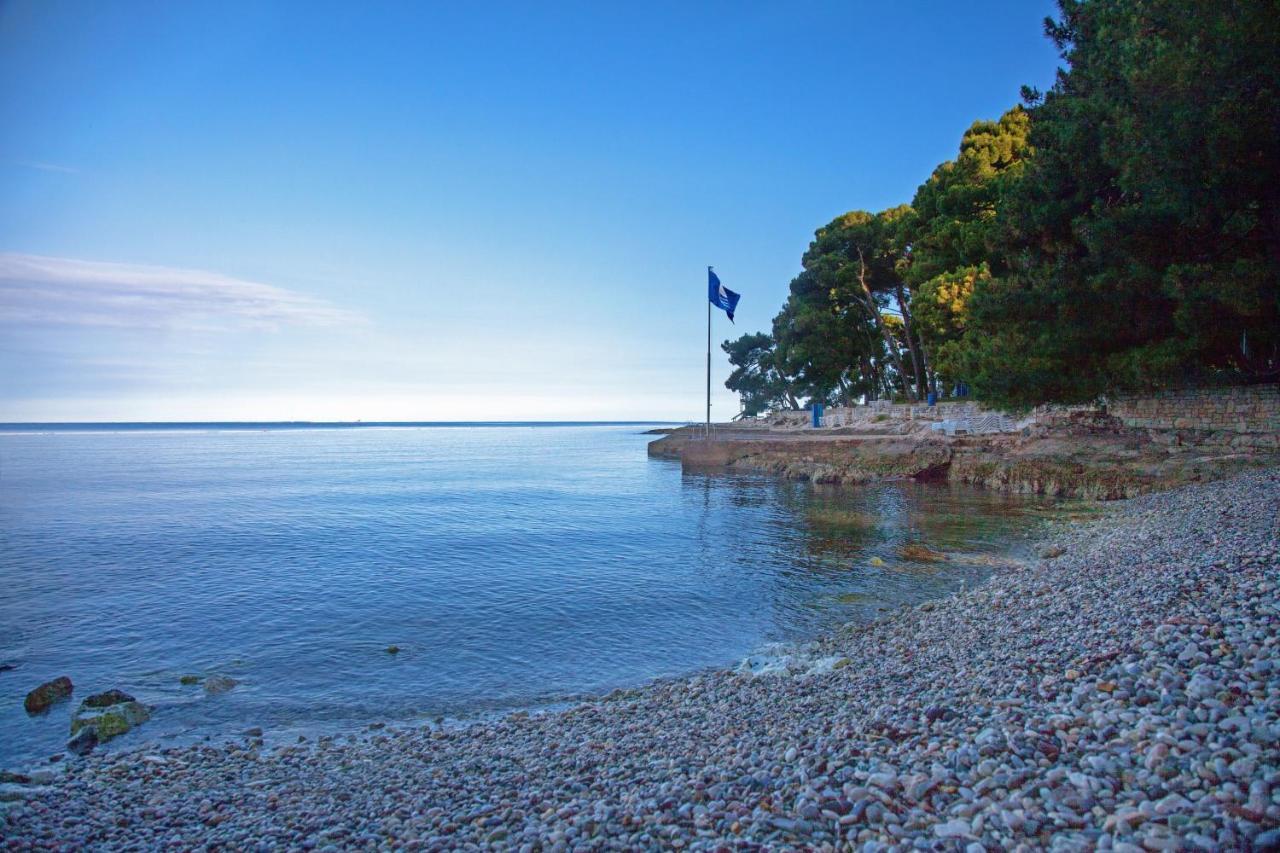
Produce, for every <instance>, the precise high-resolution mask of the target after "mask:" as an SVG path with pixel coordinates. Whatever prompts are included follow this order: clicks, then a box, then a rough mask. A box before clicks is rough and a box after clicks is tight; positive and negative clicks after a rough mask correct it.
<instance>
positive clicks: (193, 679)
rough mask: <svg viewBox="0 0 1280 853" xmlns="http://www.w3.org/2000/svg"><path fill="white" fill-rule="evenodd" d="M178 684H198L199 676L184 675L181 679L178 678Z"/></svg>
mask: <svg viewBox="0 0 1280 853" xmlns="http://www.w3.org/2000/svg"><path fill="white" fill-rule="evenodd" d="M178 683H179V684H187V685H191V684H199V683H200V676H198V675H184V676H182V677H181V678H179V679H178Z"/></svg>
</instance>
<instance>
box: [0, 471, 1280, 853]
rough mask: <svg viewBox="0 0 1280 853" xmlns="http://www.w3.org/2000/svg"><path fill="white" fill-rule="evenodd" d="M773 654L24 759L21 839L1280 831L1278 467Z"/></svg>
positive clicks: (977, 841) (1035, 839)
mask: <svg viewBox="0 0 1280 853" xmlns="http://www.w3.org/2000/svg"><path fill="white" fill-rule="evenodd" d="M1038 553H1039V554H1040V555H1042V556H1041V557H1040V558H1037V559H1034V560H1031V561H1028V562H1025V563H1020V564H1010V565H1008V566H1005V567H1003V568H1000V569H998V570H996V571H995V572H994V574H993V575H992V577H991V579H990V580H989V581H988V582H987V583H985V584H983V585H982V586H980V587H977V588H973V589H969V590H966V591H964V592H961V593H959V594H957V595H954V596H952V597H950V598H947V599H944V600H941V601H937V602H931V603H926V604H922V605H919V606H916V607H904V608H901V609H899V610H896V611H893V612H892V613H890V614H888V615H886V616H884V617H883V618H881V619H879V620H878V621H876V622H874V623H871V624H858V625H852V624H851V625H849V626H846V627H845V628H844V629H841V630H839V631H837V632H835V633H833V634H831V635H829V636H826V637H823V638H821V639H819V640H817V641H815V642H813V643H811V644H808V645H806V646H804V647H800V648H797V649H795V650H793V654H792V655H791V656H790V657H788V658H785V659H782V660H781V661H780V662H775V663H774V665H771V666H767V667H762V668H757V671H752V668H751V667H739V668H734V669H727V670H724V671H716V672H705V673H701V674H698V675H695V676H691V677H688V678H683V679H674V680H666V681H661V682H657V683H655V684H652V685H649V686H646V687H643V688H640V689H636V690H629V691H618V692H615V693H613V694H610V695H608V696H605V697H602V698H600V699H596V700H591V701H587V702H583V703H581V704H578V705H576V706H574V707H572V708H570V709H568V710H564V711H557V712H548V713H517V714H512V715H510V716H508V717H505V718H503V719H500V720H491V721H486V722H480V723H475V724H473V725H469V726H458V727H444V728H441V727H437V726H422V727H412V728H411V727H404V726H400V727H397V726H394V725H388V726H382V725H380V724H377V723H374V724H372V725H371V726H370V727H368V728H366V729H363V730H361V731H359V732H353V733H351V734H348V735H338V736H325V737H321V738H319V739H311V740H305V741H303V742H298V743H288V744H280V743H274V742H271V741H270V735H269V733H268V736H267V738H265V739H264V738H263V737H262V733H261V732H260V731H250V732H248V733H246V734H245V736H244V737H243V738H241V739H239V740H237V741H234V742H229V743H225V744H218V745H195V746H184V747H159V746H154V745H153V746H151V747H144V748H142V749H136V750H131V751H128V752H116V753H111V752H105V753H99V754H93V755H90V756H88V757H87V758H85V759H76V760H67V761H63V762H59V763H56V764H49V765H48V766H47V768H45V769H41V770H38V771H35V772H32V773H31V774H29V775H28V777H27V778H25V779H20V780H15V781H11V782H10V783H8V784H6V785H5V786H4V798H3V800H0V836H3V841H4V844H5V845H7V846H8V847H9V848H12V849H45V848H65V849H75V848H82V847H92V848H94V849H154V848H157V847H174V848H182V849H281V848H283V849H301V850H309V849H321V850H324V849H352V848H362V849H383V848H403V849H426V850H436V849H519V850H526V851H533V850H596V849H651V848H658V847H662V848H685V849H698V850H703V849H705V850H717V849H860V850H887V849H894V850H909V849H922V850H964V851H967V853H976V851H980V850H1003V849H1063V850H1084V849H1104V850H1106V849H1110V850H1117V851H1139V850H1181V849H1192V850H1194V849H1203V850H1251V849H1254V850H1268V849H1275V848H1277V847H1280V767H1278V766H1277V765H1278V764H1280V761H1278V760H1277V756H1280V638H1278V633H1280V632H1278V631H1277V628H1278V627H1280V472H1277V471H1274V470H1264V471H1254V472H1251V473H1247V474H1244V475H1241V476H1237V477H1234V478H1232V479H1229V480H1223V481H1219V482H1214V483H1207V484H1197V485H1192V486H1188V487H1184V488H1181V489H1178V490H1176V491H1172V492H1166V493H1161V494H1154V495H1147V496H1144V497H1140V498H1135V499H1132V500H1128V501H1123V502H1117V503H1114V504H1109V505H1108V506H1107V509H1106V511H1105V512H1103V513H1102V514H1100V516H1099V517H1098V518H1096V519H1093V520H1088V521H1084V522H1076V523H1066V522H1063V523H1060V524H1059V525H1058V526H1057V527H1056V528H1055V529H1054V531H1053V532H1052V533H1051V534H1049V536H1048V537H1047V538H1046V539H1045V541H1043V542H1042V543H1041V544H1040V546H1039V547H1038Z"/></svg>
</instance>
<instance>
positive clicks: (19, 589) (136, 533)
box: [0, 425, 1043, 766]
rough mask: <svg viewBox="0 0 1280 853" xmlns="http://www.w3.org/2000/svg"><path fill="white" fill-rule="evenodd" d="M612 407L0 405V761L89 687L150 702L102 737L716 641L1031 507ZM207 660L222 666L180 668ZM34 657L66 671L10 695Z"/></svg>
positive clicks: (429, 702) (907, 576) (972, 566)
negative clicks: (402, 413) (218, 682)
mask: <svg viewBox="0 0 1280 853" xmlns="http://www.w3.org/2000/svg"><path fill="white" fill-rule="evenodd" d="M640 432H641V428H639V427H636V426H598V425H597V426H541V427H528V426H520V427H512V426H471V427H415V428H394V429H373V428H362V429H288V430H282V429H265V430H263V429H254V430H248V429H239V430H228V429H206V430H190V429H188V430H121V431H92V430H88V431H40V432H36V431H16V432H15V431H11V430H10V431H4V432H0V663H8V664H13V665H15V668H14V669H13V670H10V671H5V672H0V766H15V765H18V764H22V763H29V762H31V761H33V760H35V759H39V758H43V757H45V756H48V755H50V754H52V753H56V752H61V751H62V748H63V744H64V743H65V741H66V738H67V730H68V726H69V718H70V713H71V711H72V709H73V708H74V706H75V704H76V703H77V702H78V701H79V699H81V698H83V697H84V696H86V695H88V694H89V693H92V692H98V691H101V690H105V689H108V688H112V687H118V688H121V689H123V690H125V691H127V692H130V693H132V694H134V695H135V696H137V697H138V698H139V699H140V700H142V701H145V702H147V703H148V704H151V705H153V706H155V709H156V710H155V714H154V717H153V719H152V720H151V721H150V722H148V723H147V724H145V725H144V726H142V727H141V728H140V729H139V730H137V731H136V732H134V733H130V734H129V735H126V736H124V737H122V738H120V739H118V741H115V742H113V744H114V745H126V746H127V745H129V744H132V743H138V742H140V740H146V739H156V738H159V739H167V738H190V737H192V736H193V735H194V736H203V735H205V734H210V735H214V736H218V735H222V734H229V733H233V732H236V731H238V730H241V729H244V728H245V727H248V726H262V727H265V728H268V729H281V728H293V727H308V726H320V727H323V726H334V725H336V726H341V725H346V724H356V723H358V722H361V721H367V720H369V719H374V718H376V719H405V720H420V719H428V718H434V717H436V716H438V715H449V716H453V715H460V714H468V713H476V712H482V711H485V710H493V709H501V708H507V707H514V706H527V705H533V704H539V703H544V702H554V701H556V700H558V699H563V698H566V697H570V696H572V695H574V694H578V693H582V692H595V691H604V690H608V689H611V688H613V687H617V686H626V685H634V684H637V683H641V682H644V681H646V680H648V679H651V678H654V677H657V676H664V675H674V674H679V673H683V672H689V671H692V670H696V669H699V668H702V667H706V666H719V665H726V664H730V663H732V662H734V661H737V660H739V659H741V658H742V657H743V656H744V655H746V654H748V653H749V652H751V651H752V650H753V649H757V648H759V647H761V646H762V645H763V644H765V643H768V642H774V641H787V640H795V639H802V638H805V637H807V636H811V635H813V634H814V633H816V632H818V631H820V630H822V629H823V628H824V627H827V626H830V625H832V624H835V623H842V622H848V621H851V620H865V619H871V618H874V617H875V615H876V614H877V613H878V612H879V611H880V610H881V609H882V608H885V607H892V606H896V605H898V604H900V603H903V602H918V601H921V600H924V599H928V598H934V597H938V596H941V595H944V594H946V593H948V592H950V591H952V590H954V589H956V588H958V587H959V586H960V585H961V584H962V583H969V584H972V583H975V582H978V581H980V580H981V579H982V577H983V576H984V575H985V574H986V572H987V571H989V563H990V562H991V560H990V559H989V558H990V556H991V555H1000V554H1005V553H1008V552H1009V551H1010V549H1011V548H1013V547H1015V546H1016V543H1017V541H1018V539H1019V534H1020V533H1021V531H1023V530H1024V529H1025V528H1026V526H1027V525H1029V524H1032V523H1034V521H1033V519H1034V518H1035V512H1034V511H1035V509H1036V508H1037V507H1038V506H1043V502H1035V501H1028V500H1026V499H1020V498H1015V497H1008V496H1001V495H996V494H993V493H989V492H982V491H978V490H972V489H961V488H954V487H947V486H937V485H921V484H914V483H904V484H883V485H875V486H869V487H861V488H849V489H840V488H833V487H815V486H811V485H808V484H797V483H788V482H783V481H779V480H775V479H770V478H761V477H750V476H718V477H708V476H704V475H684V474H682V473H681V471H680V466H679V464H678V463H673V462H671V461H667V460H656V459H649V458H648V457H647V456H646V454H645V443H646V442H647V441H649V440H651V439H652V436H644V435H641V434H640ZM921 544H923V545H925V546H927V547H928V548H929V549H931V550H932V551H934V552H938V553H939V554H946V555H948V557H949V558H948V559H945V560H941V559H937V555H936V554H931V553H930V552H929V551H920V550H918V549H912V548H910V547H908V546H912V545H921ZM391 644H394V645H396V646H398V647H399V648H400V652H399V653H398V654H396V655H391V654H388V653H387V651H386V648H387V647H388V645H391ZM212 673H219V674H224V675H229V676H231V677H233V678H236V679H239V680H240V682H241V683H240V685H239V686H238V687H237V688H236V689H235V690H233V691H232V692H230V693H227V694H223V695H218V696H207V695H206V694H205V693H204V691H203V690H202V688H200V687H199V686H183V685H181V684H180V683H179V678H180V677H181V676H182V675H184V674H195V675H200V676H204V675H208V674H212ZM58 675H68V676H70V677H71V679H72V681H73V682H75V684H76V696H75V698H74V699H73V700H72V701H71V702H67V703H63V704H61V705H59V706H56V707H55V708H54V709H53V710H52V711H50V712H49V713H47V714H45V715H42V716H37V717H28V715H27V714H26V713H25V712H24V711H23V709H22V699H23V696H24V695H25V694H26V692H27V691H28V690H30V689H31V688H33V687H35V686H36V685H37V684H39V683H41V682H43V681H45V680H48V679H50V678H53V677H55V676H58Z"/></svg>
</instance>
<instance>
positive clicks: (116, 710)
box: [71, 691, 151, 741]
mask: <svg viewBox="0 0 1280 853" xmlns="http://www.w3.org/2000/svg"><path fill="white" fill-rule="evenodd" d="M119 692H120V691H108V693H119ZM98 695H99V696H105V695H107V694H98ZM120 695H122V696H127V695H128V694H124V693H121V694H120ZM91 698H93V697H91ZM149 719H151V711H150V709H149V708H147V706H146V705H143V704H142V703H141V702H137V701H135V700H134V699H132V698H129V699H128V700H127V701H123V702H117V703H115V704H111V705H107V706H105V707H102V706H93V705H89V704H88V700H85V701H84V702H81V703H80V708H79V710H77V711H76V713H75V716H74V717H72V718H71V734H73V735H74V734H77V733H78V732H79V731H80V730H81V729H83V728H87V727H90V726H92V727H93V729H94V731H96V732H97V734H98V740H99V741H105V740H110V739H111V738H113V737H119V736H120V735H122V734H124V733H125V732H127V731H129V730H130V729H132V728H133V727H134V726H138V725H141V724H142V723H145V722H146V721H147V720H149Z"/></svg>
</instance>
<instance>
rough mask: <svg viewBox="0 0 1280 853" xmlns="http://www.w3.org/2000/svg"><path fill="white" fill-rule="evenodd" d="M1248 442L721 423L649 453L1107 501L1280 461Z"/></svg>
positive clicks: (1109, 422)
mask: <svg viewBox="0 0 1280 853" xmlns="http://www.w3.org/2000/svg"><path fill="white" fill-rule="evenodd" d="M1240 438H1241V437H1240V436H1236V439H1237V440H1239V439H1240ZM1243 438H1244V439H1246V440H1247V443H1244V444H1234V445H1233V444H1229V443H1228V444H1223V443H1221V440H1220V439H1221V436H1220V435H1218V434H1212V433H1204V432H1203V431H1196V430H1153V429H1132V428H1125V427H1123V426H1120V425H1118V423H1117V422H1116V421H1115V420H1114V419H1109V418H1105V417H1104V418H1092V417H1090V418H1080V419H1077V420H1076V421H1075V422H1074V423H1061V424H1056V425H1054V426H1051V427H1037V428H1036V429H1034V430H1027V432H1026V434H1021V433H1016V434H996V435H977V436H957V437H948V436H945V435H942V434H939V433H936V432H932V431H930V430H928V424H922V423H914V424H912V423H906V424H903V423H892V422H886V423H868V424H865V425H864V426H863V427H862V428H858V429H842V430H812V431H811V430H804V429H799V430H797V429H790V430H774V429H761V428H754V429H752V428H740V427H737V428H735V427H731V426H726V425H720V426H719V427H718V428H717V429H716V430H715V431H714V432H713V436H712V438H711V439H710V440H708V439H707V438H706V437H705V433H704V432H703V431H702V429H701V428H700V427H686V428H683V429H681V430H677V431H675V432H673V433H672V434H670V435H668V436H666V437H664V438H661V439H658V440H656V441H653V442H651V443H650V444H649V455H650V456H655V457H665V458H669V459H678V460H680V462H681V464H682V465H683V466H684V468H685V469H686V470H691V471H750V472H756V473H766V474H773V475H777V476H781V477H786V478H788V479H793V480H809V481H812V482H815V483H863V482H868V481H873V480H884V479H919V480H947V481H950V482H954V483H964V484H968V485H975V486H982V487H984V488H989V489H994V490H997V491H1003V492H1013V493H1017V494H1033V495H1047V496H1050V497H1059V498H1080V499H1086V500H1103V501H1107V500H1120V499H1123V498H1132V497H1137V496H1138V495H1144V494H1149V493H1151V492H1159V491H1165V490H1168V489H1171V488H1176V487H1178V486H1182V485H1186V484H1188V483H1197V482H1206V481H1209V480H1215V479H1219V478H1221V477H1227V476H1231V475H1233V474H1237V473H1239V472H1241V471H1244V470H1248V469H1250V468H1255V467H1275V466H1277V465H1280V449H1276V448H1275V447H1273V446H1272V444H1273V442H1274V438H1275V437H1274V436H1273V435H1265V436H1253V435H1248V436H1243Z"/></svg>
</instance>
